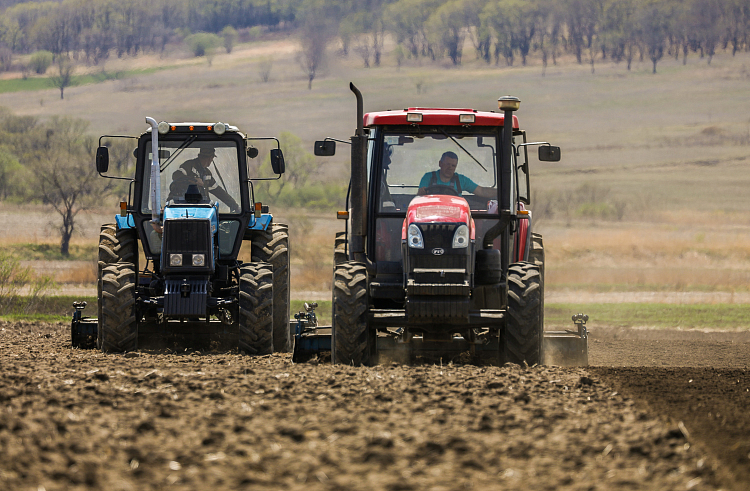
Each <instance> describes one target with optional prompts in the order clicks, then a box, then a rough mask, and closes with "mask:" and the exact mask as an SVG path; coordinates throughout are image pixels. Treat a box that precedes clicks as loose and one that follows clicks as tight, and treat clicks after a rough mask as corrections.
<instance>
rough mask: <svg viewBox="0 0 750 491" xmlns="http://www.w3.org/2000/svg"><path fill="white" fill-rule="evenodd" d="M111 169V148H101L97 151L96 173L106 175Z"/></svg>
mask: <svg viewBox="0 0 750 491" xmlns="http://www.w3.org/2000/svg"><path fill="white" fill-rule="evenodd" d="M107 169H109V148H107V147H99V148H97V149H96V172H98V173H99V174H104V173H105V172H107Z"/></svg>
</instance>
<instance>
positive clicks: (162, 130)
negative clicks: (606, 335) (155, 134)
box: [156, 121, 169, 135]
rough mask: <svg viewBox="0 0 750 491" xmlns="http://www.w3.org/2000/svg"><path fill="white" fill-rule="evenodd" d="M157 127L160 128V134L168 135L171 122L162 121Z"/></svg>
mask: <svg viewBox="0 0 750 491" xmlns="http://www.w3.org/2000/svg"><path fill="white" fill-rule="evenodd" d="M156 129H157V130H159V134H160V135H166V134H167V133H168V132H169V123H167V122H166V121H162V122H161V123H159V124H158V125H157V126H156Z"/></svg>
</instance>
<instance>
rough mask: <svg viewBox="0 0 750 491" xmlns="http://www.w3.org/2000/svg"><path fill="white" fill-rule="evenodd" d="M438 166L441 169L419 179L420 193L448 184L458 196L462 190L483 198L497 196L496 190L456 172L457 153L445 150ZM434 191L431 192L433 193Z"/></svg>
mask: <svg viewBox="0 0 750 491" xmlns="http://www.w3.org/2000/svg"><path fill="white" fill-rule="evenodd" d="M438 166H439V167H440V169H439V170H436V171H433V172H427V173H426V174H425V175H424V176H422V180H421V181H419V191H417V194H418V195H425V194H428V193H427V189H428V188H432V187H434V186H446V187H451V188H453V191H454V192H455V194H457V195H458V196H461V191H467V192H469V193H472V194H476V195H477V196H481V197H482V198H497V191H496V190H494V189H492V188H487V187H484V186H479V185H478V184H476V183H475V182H474V181H472V180H471V179H469V178H468V177H466V176H464V175H462V174H459V173H458V172H456V167H457V166H458V155H456V154H455V153H453V152H445V153H444V154H443V155H442V157H440V162H438ZM433 191H434V189H433ZM433 191H431V192H430V193H433ZM434 194H440V193H434ZM445 194H448V193H445ZM450 194H453V193H450Z"/></svg>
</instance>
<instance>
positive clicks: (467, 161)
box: [378, 132, 497, 213]
mask: <svg viewBox="0 0 750 491" xmlns="http://www.w3.org/2000/svg"><path fill="white" fill-rule="evenodd" d="M496 150H497V140H496V138H495V135H494V133H493V134H487V135H476V134H473V135H462V134H459V133H444V132H440V133H435V134H421V135H416V134H406V133H395V132H387V133H385V134H384V138H383V149H382V159H383V165H382V170H381V172H382V176H381V177H382V178H381V182H380V185H379V191H378V193H379V196H378V198H379V201H378V202H379V203H380V204H379V210H380V211H381V212H385V213H387V212H405V210H406V208H407V207H408V205H409V202H410V201H411V200H412V199H413V198H414V197H415V196H416V195H418V194H452V195H461V196H463V197H464V198H466V200H467V201H468V202H469V206H470V207H471V209H472V210H473V211H477V212H480V213H481V212H487V211H488V209H489V211H490V212H491V213H495V212H496V201H497V173H496V164H495V160H496V156H497V151H496ZM493 208H494V209H493Z"/></svg>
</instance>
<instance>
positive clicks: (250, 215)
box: [71, 118, 294, 355]
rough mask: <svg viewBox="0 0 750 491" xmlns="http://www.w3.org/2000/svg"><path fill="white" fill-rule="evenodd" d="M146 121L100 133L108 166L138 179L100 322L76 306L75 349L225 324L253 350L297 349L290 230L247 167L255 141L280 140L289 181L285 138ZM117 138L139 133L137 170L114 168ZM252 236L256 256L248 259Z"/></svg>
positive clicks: (103, 254)
mask: <svg viewBox="0 0 750 491" xmlns="http://www.w3.org/2000/svg"><path fill="white" fill-rule="evenodd" d="M146 121H147V122H148V123H149V124H150V126H151V128H150V129H149V130H148V131H146V132H144V133H143V134H141V135H140V136H139V137H130V136H113V135H105V136H102V137H101V138H100V139H99V144H100V145H99V148H98V150H97V154H96V168H97V171H98V172H99V174H100V175H101V176H102V177H107V178H112V179H125V180H127V181H130V186H129V192H128V201H127V202H125V201H123V202H121V203H120V214H119V215H118V216H116V217H115V222H114V223H109V224H105V225H103V226H102V228H101V233H100V236H99V261H98V281H97V290H98V291H97V293H98V298H99V305H98V307H99V311H98V318H96V319H92V318H87V317H84V316H83V315H82V306H81V304H80V303H79V304H78V305H76V311H75V313H74V316H73V322H72V328H71V337H72V342H73V344H74V345H76V346H79V347H94V346H96V347H98V348H99V349H101V350H102V351H104V352H122V351H131V350H135V349H137V348H138V338H139V333H140V334H143V333H146V332H157V333H158V332H177V333H179V332H180V331H182V330H184V331H188V330H191V329H196V328H198V329H207V330H208V331H209V332H211V330H212V328H218V329H219V330H220V331H221V332H224V333H226V332H229V333H234V334H236V338H237V343H238V344H237V347H238V348H239V349H240V350H241V351H244V352H246V353H248V354H253V355H263V354H269V353H272V352H274V351H276V352H289V351H291V350H292V343H293V340H294V337H293V336H294V333H293V332H291V330H290V322H289V235H288V227H287V225H283V224H280V223H276V222H275V221H274V219H273V216H272V215H271V214H270V213H269V210H268V206H266V205H262V204H261V203H260V202H257V201H255V196H254V192H253V181H255V180H258V179H250V178H249V177H248V165H247V161H248V158H250V159H252V158H255V157H257V155H258V150H257V148H255V147H254V146H253V145H252V144H251V142H252V141H253V140H275V141H276V148H274V149H272V150H271V151H270V160H271V167H272V169H273V172H274V173H275V174H276V177H274V178H271V179H278V178H280V177H281V175H282V174H283V173H284V158H283V155H282V152H281V149H280V148H279V142H278V140H276V139H275V138H248V137H246V136H245V135H243V134H242V133H241V132H240V131H239V130H238V129H237V128H236V127H234V126H231V125H228V124H225V123H215V124H212V123H167V122H164V121H162V122H160V123H157V122H156V121H155V120H154V119H152V118H146ZM112 138H131V139H134V140H137V148H136V150H135V152H134V153H135V157H136V168H135V176H134V177H120V176H114V175H107V172H108V170H109V149H108V147H107V146H104V145H102V142H103V140H105V139H107V141H109V140H110V139H112ZM248 243H249V247H250V252H251V254H250V256H251V258H252V259H251V261H249V262H243V261H240V260H238V256H239V253H240V249H241V247H242V246H243V245H245V246H246V245H247V244H248ZM139 245H140V247H139ZM139 249H140V251H139ZM143 259H145V264H139V263H140V262H141V261H143Z"/></svg>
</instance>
